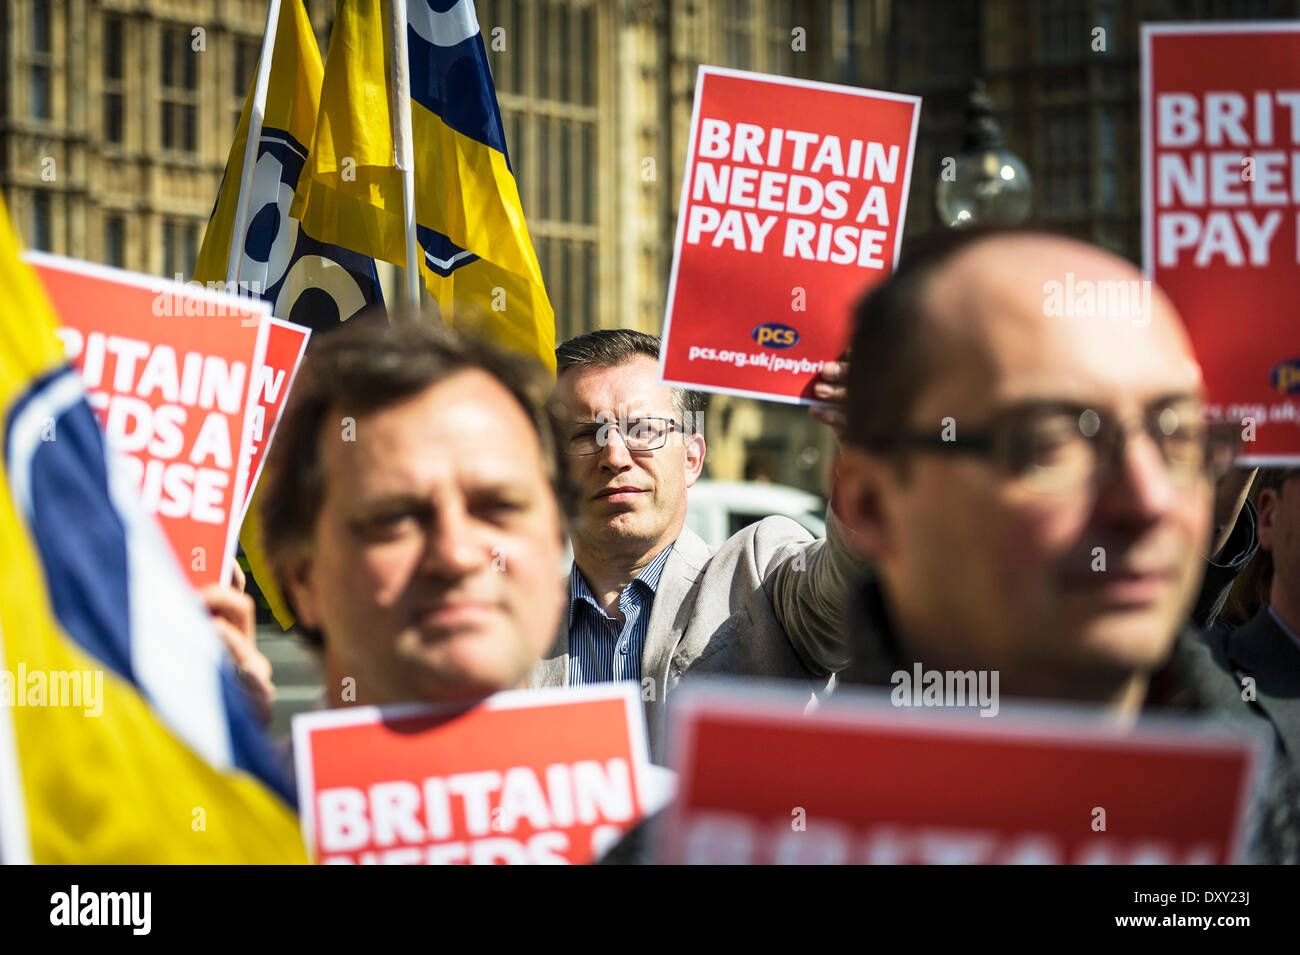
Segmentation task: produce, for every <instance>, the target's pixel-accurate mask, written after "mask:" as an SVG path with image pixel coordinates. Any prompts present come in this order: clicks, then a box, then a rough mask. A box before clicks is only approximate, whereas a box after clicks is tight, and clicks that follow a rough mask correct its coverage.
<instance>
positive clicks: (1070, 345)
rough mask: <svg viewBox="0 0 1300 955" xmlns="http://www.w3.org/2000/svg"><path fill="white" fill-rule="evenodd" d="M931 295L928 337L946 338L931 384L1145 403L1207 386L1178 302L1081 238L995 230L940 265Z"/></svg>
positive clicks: (1002, 398) (1003, 396) (1019, 396)
mask: <svg viewBox="0 0 1300 955" xmlns="http://www.w3.org/2000/svg"><path fill="white" fill-rule="evenodd" d="M1102 283H1112V284H1110V285H1106V286H1103V284H1102ZM1117 290H1118V291H1117ZM1121 291H1122V292H1123V294H1124V295H1125V296H1127V297H1126V298H1124V299H1123V301H1119V300H1118V299H1117V298H1116V297H1115V296H1117V295H1118V294H1119V292H1121ZM924 294H925V297H926V301H925V312H926V314H927V316H928V321H929V322H930V324H931V329H929V332H930V334H929V335H928V336H927V337H931V338H932V340H936V341H938V342H941V343H942V344H941V345H940V346H939V347H937V348H936V350H935V351H934V352H933V356H934V358H935V360H936V361H935V366H934V367H933V369H932V375H931V376H930V384H931V386H932V388H930V389H927V390H928V391H930V390H933V391H939V392H947V393H948V394H950V395H954V394H962V393H970V392H975V391H978V392H980V393H982V394H983V395H984V396H986V397H987V399H988V400H989V402H990V403H993V404H999V405H1001V404H1007V403H1013V402H1019V401H1032V400H1035V399H1059V400H1067V401H1077V402H1078V403H1080V404H1084V405H1088V404H1092V403H1098V402H1105V403H1108V404H1109V405H1111V406H1112V407H1119V406H1125V407H1137V406H1141V405H1143V404H1145V403H1146V402H1149V401H1153V400H1155V399H1157V398H1159V397H1160V396H1163V395H1166V394H1170V393H1175V392H1196V391H1198V390H1199V389H1200V387H1201V375H1200V369H1199V367H1198V365H1197V364H1196V361H1195V358H1194V357H1193V355H1192V352H1191V348H1190V344H1189V342H1188V339H1187V336H1186V332H1185V330H1184V328H1183V326H1182V322H1181V320H1180V319H1179V318H1178V315H1177V313H1176V312H1175V311H1174V309H1173V307H1172V305H1171V304H1170V302H1169V300H1168V299H1167V298H1166V297H1165V296H1164V295H1163V294H1162V293H1161V292H1160V291H1159V289H1157V288H1155V287H1154V286H1152V285H1150V284H1149V283H1146V282H1144V280H1143V277H1142V275H1141V273H1140V272H1139V271H1138V270H1137V269H1136V267H1134V266H1133V265H1132V264H1131V263H1128V262H1126V261H1124V260H1123V259H1120V258H1118V257H1117V256H1114V255H1111V254H1110V253H1107V252H1104V251H1103V250H1100V249H1096V248H1093V247H1091V246H1088V245H1084V244H1083V243H1079V242H1074V241H1071V240H1064V239H1058V238H1055V237H1047V236H1011V237H998V238H990V239H986V240H984V241H983V242H980V243H979V244H978V245H976V246H973V247H972V248H971V249H968V250H966V251H964V252H962V253H960V254H959V255H958V256H956V257H955V258H954V259H953V261H952V262H951V263H950V264H949V266H948V267H947V268H944V269H941V270H940V272H939V273H937V274H936V275H935V277H934V279H933V281H932V282H931V283H930V285H929V287H928V288H927V289H926V290H925V293H924ZM1107 296H1109V298H1108V297H1107ZM1117 301H1118V303H1119V305H1120V306H1121V307H1120V308H1118V309H1117V308H1116V307H1115V304H1116V302H1117Z"/></svg>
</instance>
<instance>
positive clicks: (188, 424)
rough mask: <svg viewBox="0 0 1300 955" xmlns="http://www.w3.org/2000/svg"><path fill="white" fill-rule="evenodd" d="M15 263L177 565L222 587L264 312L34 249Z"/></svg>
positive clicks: (230, 555) (229, 562)
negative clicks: (54, 320)
mask: <svg viewBox="0 0 1300 955" xmlns="http://www.w3.org/2000/svg"><path fill="white" fill-rule="evenodd" d="M23 258H24V260H25V261H27V262H28V263H29V264H31V265H32V266H33V267H34V268H35V270H36V273H37V274H38V275H39V276H40V277H41V280H42V282H44V284H45V289H46V291H47V292H48V293H49V296H50V300H51V301H52V302H53V304H54V308H55V311H56V312H57V314H58V316H59V321H60V323H61V326H62V327H60V328H59V329H58V330H57V332H58V335H59V338H60V339H61V340H62V342H63V347H64V350H65V351H66V353H67V356H68V360H69V361H70V362H71V363H72V365H73V366H74V367H75V368H76V369H77V370H78V371H79V372H80V373H81V377H82V381H83V382H84V384H85V386H86V391H87V392H88V397H89V400H90V405H91V407H92V408H94V409H95V413H96V415H97V416H98V417H99V421H100V424H101V425H102V426H103V428H104V432H105V436H106V441H107V445H108V447H109V448H110V450H112V451H114V452H116V453H118V454H119V455H121V456H122V457H121V460H122V461H124V462H125V463H126V465H127V467H128V469H129V474H130V476H131V478H132V480H133V483H134V485H135V488H136V490H137V491H138V492H139V494H140V499H141V501H142V503H143V505H144V509H145V511H146V512H147V513H149V514H153V515H154V516H155V517H156V518H157V519H158V523H159V525H160V526H161V528H162V530H163V533H164V534H165V535H166V536H167V539H168V541H170V543H171V545H172V549H173V551H174V552H175V554H176V558H177V560H178V561H179V562H180V565H181V568H182V569H183V570H184V571H185V573H186V575H187V576H188V577H189V580H190V582H191V583H192V584H194V586H196V587H199V586H203V585H205V584H210V583H218V582H224V581H228V580H229V579H230V574H231V571H232V568H233V563H234V551H235V540H236V537H237V536H238V533H239V524H240V519H241V518H242V516H243V510H244V502H245V498H246V494H245V491H246V488H247V472H246V470H245V469H244V468H243V467H240V463H241V461H242V460H243V459H244V457H243V448H244V442H245V438H246V436H247V434H248V426H249V423H250V420H249V419H250V412H251V408H252V401H251V400H250V393H251V391H252V382H253V381H254V379H255V377H256V371H257V369H258V368H259V367H260V366H261V364H262V359H263V356H264V354H265V351H266V336H267V327H268V325H267V322H266V321H265V319H267V318H269V317H270V306H269V305H267V304H266V303H265V302H263V301H261V300H260V299H250V298H243V297H239V296H234V295H228V294H226V293H224V292H216V291H211V290H207V289H204V288H203V287H201V286H199V285H198V284H197V283H190V284H183V283H180V282H171V281H167V280H164V279H159V278H154V277H152V276H148V275H140V274H137V273H134V272H125V271H122V270H121V269H112V268H107V267H105V266H100V265H95V264H93V263H90V262H81V261H77V260H75V259H65V258H62V257H59V256H53V255H46V254H44V253H40V252H28V253H26V254H25V255H24V256H23Z"/></svg>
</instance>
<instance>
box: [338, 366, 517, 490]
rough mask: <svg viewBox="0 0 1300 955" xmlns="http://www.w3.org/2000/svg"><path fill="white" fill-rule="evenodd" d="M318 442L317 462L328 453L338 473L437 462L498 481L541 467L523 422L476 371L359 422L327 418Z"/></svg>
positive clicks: (509, 400) (494, 384)
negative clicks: (470, 465) (493, 475)
mask: <svg viewBox="0 0 1300 955" xmlns="http://www.w3.org/2000/svg"><path fill="white" fill-rule="evenodd" d="M503 435H509V436H510V439H509V440H506V441H503V440H501V438H502V436H503ZM321 441H322V452H323V456H326V457H328V456H330V453H331V452H333V455H334V456H335V457H337V458H338V459H339V460H338V463H339V464H340V465H341V466H343V467H344V468H345V469H346V468H352V469H367V470H380V471H381V470H383V469H385V468H388V469H392V470H394V471H402V470H410V471H427V470H429V469H430V468H434V467H435V466H436V465H438V464H439V463H440V462H442V463H446V462H448V461H461V462H466V461H474V462H476V463H477V465H478V468H479V470H480V471H482V472H483V473H487V472H489V471H495V472H500V473H502V474H505V473H507V472H509V471H511V470H516V471H517V470H519V469H520V468H521V467H522V466H523V465H526V464H535V463H538V462H540V460H541V452H540V447H541V444H540V441H539V439H538V437H537V432H536V429H535V427H534V426H533V424H532V422H531V421H529V419H528V416H527V414H526V413H525V412H524V410H523V409H522V408H521V407H519V404H518V402H517V401H515V399H514V398H513V396H512V395H511V394H510V393H509V392H508V391H507V390H506V388H505V387H504V386H503V385H502V384H501V383H500V382H498V381H496V380H495V379H493V378H491V377H490V376H488V375H487V374H485V373H483V372H480V371H478V370H477V369H474V370H468V371H465V372H459V373H456V374H454V375H451V376H449V377H447V378H446V379H444V380H443V381H441V382H439V383H437V384H434V385H430V386H429V387H427V388H425V389H423V390H422V391H419V392H417V393H415V394H413V395H411V396H409V397H408V398H405V399H403V400H401V401H398V402H395V403H393V404H391V405H387V406H384V407H382V408H378V409H374V410H372V411H369V412H366V413H364V414H354V415H346V414H341V416H338V417H337V418H335V416H327V418H326V420H325V421H324V422H323V424H322V433H321ZM453 449H454V450H455V452H456V453H453V454H448V453H447V452H448V451H449V450H453Z"/></svg>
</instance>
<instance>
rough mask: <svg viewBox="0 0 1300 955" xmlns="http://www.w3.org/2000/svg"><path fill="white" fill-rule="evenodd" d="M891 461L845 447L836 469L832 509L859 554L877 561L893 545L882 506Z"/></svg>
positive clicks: (887, 552) (858, 449) (857, 449)
mask: <svg viewBox="0 0 1300 955" xmlns="http://www.w3.org/2000/svg"><path fill="white" fill-rule="evenodd" d="M888 468H889V464H888V463H887V462H886V461H884V460H883V459H882V458H879V457H876V456H875V455H873V454H869V453H867V452H866V451H863V450H862V449H861V448H855V447H852V446H845V447H844V448H843V450H842V451H841V453H840V456H839V460H838V461H837V463H836V468H835V484H834V487H833V488H832V490H831V509H832V510H833V511H834V512H835V516H836V517H838V518H839V519H840V522H841V523H842V524H843V525H844V526H845V528H846V529H847V530H848V532H849V534H848V543H849V546H850V547H851V548H852V549H853V550H854V551H855V552H857V554H858V556H859V557H862V558H863V559H865V560H868V561H871V562H872V563H878V562H879V561H880V560H881V559H882V558H883V557H885V556H887V555H888V554H889V552H890V550H891V549H892V548H893V545H894V540H893V531H892V528H891V527H890V523H889V521H888V520H887V517H886V512H885V508H884V505H883V498H884V491H885V489H886V485H887V483H888V479H889V471H888Z"/></svg>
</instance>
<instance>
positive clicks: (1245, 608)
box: [1219, 468, 1296, 627]
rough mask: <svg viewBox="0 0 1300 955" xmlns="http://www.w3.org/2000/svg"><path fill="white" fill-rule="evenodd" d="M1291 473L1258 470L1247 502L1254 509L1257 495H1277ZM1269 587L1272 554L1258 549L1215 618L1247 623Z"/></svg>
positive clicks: (1293, 472) (1270, 469)
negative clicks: (1270, 492)
mask: <svg viewBox="0 0 1300 955" xmlns="http://www.w3.org/2000/svg"><path fill="white" fill-rule="evenodd" d="M1295 473H1296V472H1295V469H1294V468H1260V471H1259V473H1258V474H1257V475H1255V484H1254V486H1253V487H1252V488H1251V489H1250V496H1249V500H1250V503H1251V504H1253V505H1254V506H1255V507H1256V509H1258V508H1259V498H1260V495H1261V494H1263V493H1264V492H1265V491H1276V492H1277V493H1278V494H1279V495H1281V493H1282V485H1283V484H1285V483H1286V481H1287V479H1288V478H1289V477H1291V476H1292V475H1294V474H1295ZM1272 588H1273V552H1272V551H1267V550H1264V548H1262V547H1261V548H1260V549H1259V550H1257V551H1256V552H1255V556H1254V557H1252V558H1251V559H1250V563H1248V564H1247V565H1246V566H1245V567H1243V568H1242V569H1241V573H1239V574H1238V575H1237V579H1236V580H1234V581H1233V582H1232V589H1231V590H1229V591H1228V599H1227V600H1226V601H1224V604H1223V610H1222V611H1220V613H1219V616H1220V617H1221V618H1223V619H1224V620H1226V621H1227V622H1228V623H1230V624H1232V625H1233V626H1237V627H1240V626H1242V625H1243V624H1246V623H1249V622H1250V621H1251V619H1252V618H1253V617H1254V616H1255V614H1257V613H1259V610H1260V608H1261V607H1263V606H1264V605H1265V604H1266V603H1268V597H1269V592H1270V591H1271V590H1272Z"/></svg>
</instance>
